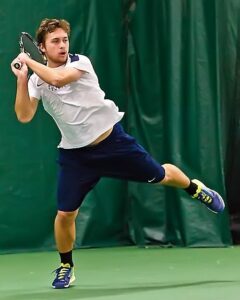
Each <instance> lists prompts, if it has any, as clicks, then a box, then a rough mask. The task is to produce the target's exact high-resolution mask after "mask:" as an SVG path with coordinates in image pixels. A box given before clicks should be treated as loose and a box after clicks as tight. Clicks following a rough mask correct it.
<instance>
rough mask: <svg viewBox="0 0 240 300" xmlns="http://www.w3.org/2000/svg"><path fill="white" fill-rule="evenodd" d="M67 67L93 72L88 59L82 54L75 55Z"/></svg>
mask: <svg viewBox="0 0 240 300" xmlns="http://www.w3.org/2000/svg"><path fill="white" fill-rule="evenodd" d="M69 67H72V68H75V69H78V70H80V71H85V72H88V73H94V70H93V66H92V64H91V61H90V59H89V58H88V57H86V56H84V55H77V56H76V57H74V59H73V61H72V62H70V64H69Z"/></svg>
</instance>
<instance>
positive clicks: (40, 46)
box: [38, 43, 45, 53]
mask: <svg viewBox="0 0 240 300" xmlns="http://www.w3.org/2000/svg"><path fill="white" fill-rule="evenodd" d="M38 47H39V49H40V50H41V51H42V53H45V47H44V46H43V43H40V44H39V45H38Z"/></svg>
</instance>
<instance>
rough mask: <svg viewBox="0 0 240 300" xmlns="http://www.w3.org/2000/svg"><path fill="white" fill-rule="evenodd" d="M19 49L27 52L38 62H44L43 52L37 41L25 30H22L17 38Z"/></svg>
mask: <svg viewBox="0 0 240 300" xmlns="http://www.w3.org/2000/svg"><path fill="white" fill-rule="evenodd" d="M19 46H20V51H21V52H25V53H26V54H28V55H29V56H30V57H31V58H32V59H33V60H35V61H37V62H39V63H40V64H45V59H44V56H43V53H42V52H41V50H40V49H39V47H38V44H37V42H36V41H35V40H34V38H33V37H32V36H31V35H30V34H29V33H27V32H22V33H21V35H20V39H19Z"/></svg>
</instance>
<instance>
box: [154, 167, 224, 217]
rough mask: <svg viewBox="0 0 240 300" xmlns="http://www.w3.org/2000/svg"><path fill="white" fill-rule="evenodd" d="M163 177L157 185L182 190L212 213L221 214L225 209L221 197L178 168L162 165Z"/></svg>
mask: <svg viewBox="0 0 240 300" xmlns="http://www.w3.org/2000/svg"><path fill="white" fill-rule="evenodd" d="M162 167H163V168H164V170H165V177H164V178H163V180H161V181H160V182H159V184H162V185H167V186H172V187H177V188H183V189H185V191H186V192H187V193H188V194H189V195H190V196H191V197H192V198H195V199H198V200H200V201H201V202H202V203H204V204H205V205H206V206H207V208H208V209H210V210H211V211H212V212H214V213H219V212H222V211H223V210H224V208H225V204H224V201H223V199H222V197H221V196H220V195H219V194H218V193H217V192H216V191H214V190H211V189H209V188H207V187H206V186H205V185H204V184H203V183H202V182H200V181H198V180H196V179H193V180H190V179H189V178H188V177H187V176H186V175H185V174H184V173H183V172H182V171H181V170H180V169H179V168H177V167H176V166H174V165H171V164H164V165H162Z"/></svg>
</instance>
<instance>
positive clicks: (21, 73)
mask: <svg viewBox="0 0 240 300" xmlns="http://www.w3.org/2000/svg"><path fill="white" fill-rule="evenodd" d="M26 56H27V58H26ZM27 59H29V57H28V55H27V54H25V53H20V54H19V55H18V56H17V57H16V58H15V59H14V60H13V61H12V63H11V69H12V71H13V73H14V75H15V76H16V77H27V74H28V67H27V65H26V60H27ZM15 63H20V64H21V69H16V68H15V67H14V64H15Z"/></svg>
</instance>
